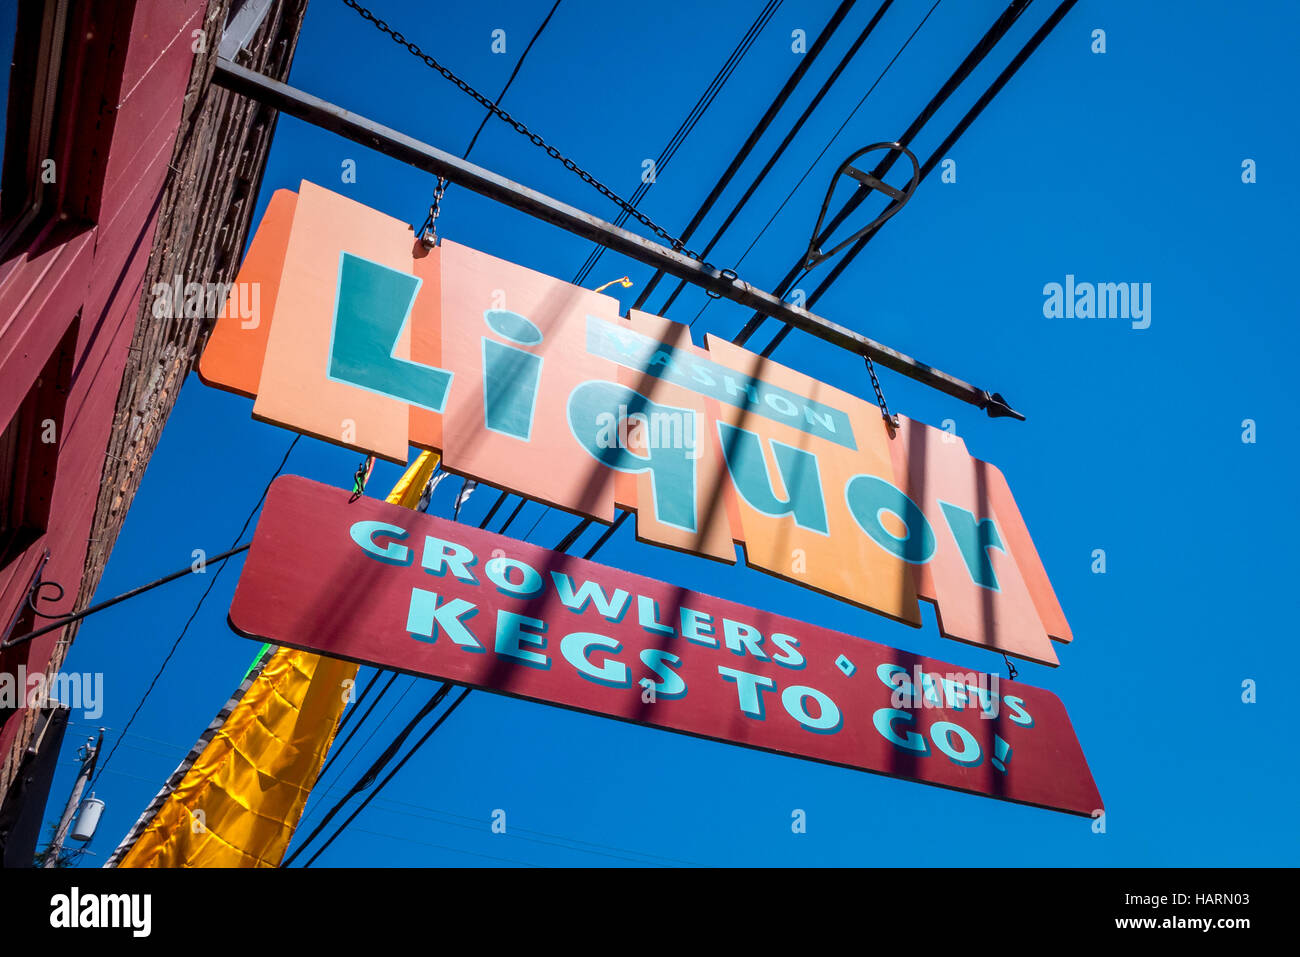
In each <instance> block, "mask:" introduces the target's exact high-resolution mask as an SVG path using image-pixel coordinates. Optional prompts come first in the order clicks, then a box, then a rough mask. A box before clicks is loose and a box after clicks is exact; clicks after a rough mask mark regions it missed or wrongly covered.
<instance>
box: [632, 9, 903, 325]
mask: <svg viewBox="0 0 1300 957" xmlns="http://www.w3.org/2000/svg"><path fill="white" fill-rule="evenodd" d="M854 2H855V0H846V2H844V3H842V4H840V6H839V8H838V9H836V11H835V12H834V13H833V14H831V18H830V19H829V20H828V21H827V22H826V26H824V27H823V28H822V31H821V33H819V34H818V35H817V39H816V40H815V41H814V42H813V45H812V47H811V48H810V49H809V50H808V53H807V54H806V55H805V56H804V57H803V58H802V59H801V62H800V63H799V65H798V66H797V67H796V68H795V70H794V72H793V73H791V74H790V78H789V79H788V80H786V83H785V86H784V87H782V88H781V92H780V93H778V94H777V96H776V99H775V100H773V101H772V104H771V105H770V106H769V107H768V108H767V112H765V113H764V114H763V117H762V119H760V120H759V121H758V125H757V126H755V127H754V131H753V132H752V133H751V134H750V135H749V138H748V139H747V140H745V142H744V144H743V145H742V146H741V147H740V149H739V151H737V153H736V155H735V156H734V157H733V158H732V160H731V162H730V163H729V164H728V166H727V169H726V170H725V171H724V172H723V174H722V176H721V177H720V178H719V179H718V181H717V183H716V184H714V187H713V189H712V190H710V191H709V195H708V196H707V197H705V200H704V202H703V203H701V204H700V208H699V209H698V210H696V211H695V215H694V216H692V217H691V221H690V222H689V223H688V224H687V225H686V229H685V231H684V232H683V233H682V239H684V240H687V239H690V238H691V236H693V235H694V234H695V230H696V229H697V228H698V227H699V225H700V224H701V223H702V222H703V221H704V217H705V216H707V215H708V214H709V211H710V210H711V209H713V205H714V203H716V202H717V201H718V199H719V197H721V195H722V192H723V190H725V189H726V188H727V186H728V184H729V183H730V182H731V180H732V178H733V177H734V176H735V175H736V173H737V172H738V171H739V170H740V167H741V165H742V164H743V163H744V162H745V160H746V159H747V158H748V157H749V154H750V153H751V152H752V151H753V149H754V147H755V146H756V145H757V144H758V140H759V138H760V137H761V136H762V135H763V133H764V132H765V131H766V130H767V128H768V126H770V125H771V123H772V121H773V120H774V119H776V116H777V114H778V113H779V112H780V111H781V108H782V107H783V106H784V105H785V102H786V100H787V99H789V97H790V95H791V93H793V92H794V88H795V87H796V86H797V85H798V83H799V81H800V80H801V79H803V76H804V74H805V73H807V71H808V69H809V68H810V67H811V66H812V65H813V63H814V62H815V61H816V60H817V57H818V56H819V55H820V54H821V52H822V50H824V49H825V47H826V44H827V43H828V42H829V40H830V39H831V36H832V35H833V34H834V33H835V31H836V30H837V29H838V28H839V26H840V24H841V23H842V22H843V20H844V17H845V16H846V15H847V14H848V12H849V9H850V8H851V7H852V6H853V5H854ZM893 2H894V0H885V2H884V3H882V4H881V5H880V7H879V8H878V9H877V10H876V12H875V15H874V16H872V18H871V20H870V22H868V23H867V25H866V27H865V29H863V30H862V32H861V33H860V34H858V37H857V39H856V40H854V41H853V43H852V45H850V47H849V49H848V50H847V51H846V52H845V53H844V55H843V56H842V57H841V58H840V62H839V63H838V64H836V66H835V68H834V69H833V70H832V71H831V74H830V76H828V77H827V78H826V80H825V81H824V82H823V83H822V85H821V88H820V89H819V90H818V91H817V93H816V95H815V96H813V98H812V100H811V101H810V102H809V103H808V105H807V107H805V109H804V111H803V113H802V114H800V116H799V118H798V119H797V120H795V122H794V124H793V125H792V126H791V127H790V130H789V132H787V133H786V135H785V138H784V139H783V140H782V141H781V144H780V145H779V146H777V148H776V149H775V150H773V152H772V155H771V156H770V157H769V158H768V160H767V162H766V163H765V164H764V165H763V168H762V170H761V171H760V172H759V173H758V174H757V175H756V176H755V177H754V178H753V180H752V181H751V182H750V184H749V188H748V189H746V190H745V193H744V195H743V196H741V197H740V199H738V200H737V201H736V202H735V204H734V205H733V206H732V209H731V212H730V213H729V214H728V215H727V218H726V219H725V220H724V221H723V222H722V224H721V225H720V226H719V227H718V228H717V229H716V230H714V233H713V238H712V239H711V240H709V243H708V245H707V246H706V247H705V249H704V252H702V253H700V255H702V256H707V255H708V254H709V251H710V250H712V249H713V247H714V246H715V245H717V242H718V240H719V239H720V238H721V237H722V234H723V233H725V232H726V231H727V229H728V228H729V227H730V226H731V224H732V222H733V221H734V220H735V218H736V216H737V215H739V213H740V210H741V209H742V208H743V207H744V206H745V204H746V203H748V202H749V200H750V197H752V196H753V195H754V191H755V190H757V189H758V186H759V184H760V183H762V182H763V181H764V180H765V179H766V177H767V174H768V173H770V172H771V171H772V167H773V166H775V165H776V162H777V160H779V159H780V158H781V155H782V154H783V153H784V152H785V150H786V147H788V146H789V145H790V143H791V142H792V141H793V140H794V138H795V135H796V134H797V133H798V132H799V130H800V129H801V128H802V127H803V124H804V123H805V122H806V121H807V119H808V117H809V116H810V115H811V114H812V112H813V111H814V110H815V109H816V108H817V106H818V105H819V104H820V103H821V101H822V99H823V98H824V97H825V96H826V93H827V92H828V91H829V90H830V88H831V86H832V85H833V84H834V83H835V81H836V80H837V79H839V76H840V73H842V72H843V71H844V68H845V67H846V66H848V64H849V61H851V60H852V59H853V57H854V56H855V55H856V54H857V52H858V50H860V49H861V48H862V45H863V44H864V43H866V41H867V37H869V36H871V34H872V32H873V31H874V30H875V29H876V24H878V23H879V22H880V20H881V18H882V17H883V16H884V15H885V11H886V10H888V9H889V7H890V5H891V4H892V3H893ZM737 265H739V264H737ZM665 275H666V273H665V272H664V271H663V270H662V269H658V270H656V271H655V274H654V275H653V276H651V277H650V281H649V282H648V283H646V285H645V288H643V289H642V290H641V293H640V295H638V296H637V299H636V302H635V303H634V304H633V306H632V308H634V309H640V308H642V307H643V306H644V305H645V303H646V300H647V299H649V298H650V293H651V292H653V291H654V288H655V286H657V285H658V284H659V281H660V280H661V279H663V277H664V276H665ZM685 286H686V283H685V282H680V283H679V284H678V286H677V289H676V290H674V291H673V293H672V295H670V296H669V297H668V299H667V300H666V301H665V302H664V304H663V305H662V306H660V307H659V314H660V315H663V314H664V313H665V312H666V311H667V309H668V307H669V306H671V305H672V304H673V301H674V300H675V299H676V298H677V296H678V294H679V293H680V292H681V291H682V289H683V288H684V287H685Z"/></svg>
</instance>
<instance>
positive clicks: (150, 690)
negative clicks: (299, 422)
mask: <svg viewBox="0 0 1300 957" xmlns="http://www.w3.org/2000/svg"><path fill="white" fill-rule="evenodd" d="M300 438H302V436H301V435H295V436H294V437H293V441H292V442H290V443H289V447H288V448H287V449H285V450H284V457H283V458H281V459H280V464H279V465H278V466H276V469H275V471H274V472H273V473H271V477H270V478H269V479H268V480H267V482H266V487H265V488H263V489H262V494H261V495H259V496H258V498H257V503H256V504H255V505H254V506H253V508H252V511H250V512H249V513H248V517H247V518H246V519H244V524H243V525H242V526H240V529H239V534H237V535H236V536H235V540H234V541H233V542H231V544H230V547H231V548H234V547H235V546H236V545H238V544H239V541H240V539H242V538H243V537H244V533H245V532H246V531H248V526H249V525H251V524H252V522H253V517H254V516H255V515H256V514H257V512H258V510H259V509H260V508H261V507H262V503H263V502H264V501H266V496H267V493H268V492H270V491H271V483H272V482H274V481H275V480H276V478H278V477H279V475H280V473H281V472H282V471H284V466H285V464H286V463H287V462H288V461H289V455H290V453H291V452H293V449H294V446H296V445H297V444H298V440H299V439H300ZM228 564H229V563H228V562H225V563H222V565H221V566H220V567H219V568H218V569H217V570H216V572H214V573H213V575H212V577H211V578H209V579H208V587H207V588H205V589H204V590H203V594H202V595H200V596H199V600H198V601H197V602H196V603H195V605H194V610H193V611H192V612H190V616H189V618H187V619H186V620H185V624H184V626H182V628H181V630H180V634H178V635H177V636H176V640H175V641H173V642H172V646H171V648H170V649H169V650H168V652H167V655H166V657H164V658H163V660H162V664H160V665H159V666H158V670H157V672H156V673H155V674H154V676H153V679H152V680H151V681H150V682H149V686H148V687H147V688H145V690H144V694H143V695H141V696H140V700H139V702H137V704H136V706H135V710H134V711H132V712H131V717H130V718H128V719H127V721H126V724H124V725H123V726H122V730H121V731H120V732H118V736H117V739H116V740H115V741H114V742H113V746H112V747H111V748H110V749H109V751H108V755H107V756H106V757H105V758H104V760H103V761H102V762H100V764H99V767H98V769H97V770H96V771H95V777H94V780H92V781H91V782H90V788H91V790H92V791H93V790H94V787H95V784H96V783H97V782H98V781H99V778H100V776H101V775H102V774H103V773H104V771H105V769H106V768H107V767H108V764H109V762H110V761H112V760H113V755H114V754H116V753H117V747H118V745H119V744H121V743H122V739H123V738H124V737H125V736H126V734H127V733H128V732H129V731H130V730H131V725H133V724H134V723H135V719H136V717H137V716H138V715H139V714H140V709H141V708H143V707H144V705H145V702H146V701H148V700H149V695H150V694H152V693H153V689H154V688H155V687H156V686H157V684H158V681H159V679H160V678H162V676H163V672H164V671H166V670H167V665H168V664H170V663H171V660H172V656H173V655H175V654H176V649H177V648H179V647H180V644H181V641H182V640H184V638H185V635H186V634H187V633H188V632H189V630H190V625H192V624H193V623H194V619H195V618H196V617H198V614H199V609H200V608H202V607H203V603H204V601H206V600H207V597H208V595H210V594H211V593H212V589H213V588H214V587H216V584H217V579H219V578H220V577H221V573H222V572H223V571H225V570H226V565H228Z"/></svg>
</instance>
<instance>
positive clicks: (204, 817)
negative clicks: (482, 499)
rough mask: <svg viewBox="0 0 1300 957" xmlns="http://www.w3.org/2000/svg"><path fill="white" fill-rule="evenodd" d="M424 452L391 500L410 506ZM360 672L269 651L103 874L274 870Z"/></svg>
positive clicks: (426, 458)
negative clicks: (113, 870)
mask: <svg viewBox="0 0 1300 957" xmlns="http://www.w3.org/2000/svg"><path fill="white" fill-rule="evenodd" d="M437 465H438V456H437V455H434V454H432V453H430V452H423V453H421V454H420V457H419V458H418V459H416V460H415V462H414V463H413V464H412V465H411V467H410V468H409V469H407V470H406V474H405V475H403V476H402V478H401V480H400V481H399V482H398V483H397V485H395V486H394V487H393V491H392V493H391V494H390V495H389V496H388V499H387V500H388V501H389V502H393V503H395V504H397V505H403V506H405V507H407V508H415V506H416V505H417V504H418V502H419V500H420V494H421V492H422V491H423V490H424V486H425V484H426V483H427V482H428V480H429V476H430V475H432V474H433V470H434V469H435V468H437ZM356 676H357V666H356V665H355V664H353V663H351V662H347V661H339V660H337V659H335V658H327V657H324V656H322V655H316V654H312V653H310V652H306V651H296V650H294V649H291V648H275V649H272V651H271V653H270V654H269V656H264V657H263V663H262V666H261V669H260V670H258V669H257V668H254V669H253V671H251V672H250V673H249V675H248V677H246V678H245V679H244V683H243V684H242V685H241V686H240V689H239V691H236V693H235V695H234V696H233V697H232V698H231V700H230V701H229V702H227V705H226V707H225V708H223V709H222V711H221V712H220V713H219V714H218V715H217V717H216V719H215V720H214V721H213V723H212V725H211V726H210V727H209V728H208V731H207V732H205V733H204V735H203V737H201V738H200V739H199V743H198V744H196V745H195V747H194V749H193V750H192V751H191V752H190V755H189V756H187V758H186V760H185V761H184V762H182V764H181V766H180V767H179V768H177V770H176V772H175V773H174V774H173V775H172V778H171V780H170V781H168V783H167V785H166V786H165V787H164V788H163V790H162V792H161V793H159V795H158V796H157V797H156V798H155V799H154V801H153V803H151V804H150V806H149V807H148V808H147V809H146V810H145V813H144V814H143V815H142V816H141V818H140V820H139V821H138V822H137V823H136V825H135V827H134V828H132V830H131V833H130V834H128V835H127V837H126V839H125V840H123V842H122V844H121V845H120V846H119V847H118V849H117V851H115V852H114V853H113V856H112V857H110V858H109V860H108V863H107V864H106V865H105V866H106V867H113V866H117V867H278V866H279V864H280V860H281V858H283V857H284V852H285V850H286V849H287V848H288V846H289V841H290V839H291V838H292V837H293V832H294V829H295V828H296V827H297V826H298V820H299V818H300V817H301V816H302V811H303V807H304V806H306V804H307V797H308V795H309V794H310V793H311V789H312V787H313V786H314V785H315V783H316V777H317V775H318V774H320V769H321V764H322V763H323V761H324V760H325V754H326V752H327V751H329V747H330V744H331V743H332V742H333V740H334V734H335V732H336V731H337V730H338V726H339V720H340V718H341V717H342V714H343V708H344V705H345V704H346V702H347V701H348V700H349V698H350V696H351V695H350V691H351V689H352V687H353V683H354V682H355V680H356Z"/></svg>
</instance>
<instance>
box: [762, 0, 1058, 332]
mask: <svg viewBox="0 0 1300 957" xmlns="http://www.w3.org/2000/svg"><path fill="white" fill-rule="evenodd" d="M1075 2H1076V0H1065V2H1063V3H1061V4H1060V5H1059V6H1057V8H1056V9H1055V10H1053V11H1052V13H1051V15H1050V16H1049V17H1048V18H1047V19H1046V20H1045V21H1044V22H1043V24H1042V26H1040V27H1039V28H1038V30H1036V31H1035V32H1034V35H1033V36H1032V37H1030V38H1029V40H1028V41H1027V42H1026V43H1025V45H1024V46H1023V47H1021V49H1020V51H1019V52H1018V53H1017V54H1016V55H1015V56H1014V57H1013V58H1012V59H1011V62H1010V63H1008V64H1007V66H1006V67H1005V68H1003V70H1002V72H1001V73H999V74H998V77H997V79H996V80H994V81H993V83H992V84H990V86H989V87H988V89H986V90H985V91H984V93H983V94H981V95H980V98H979V99H978V100H976V101H975V104H974V105H973V106H972V107H971V108H970V109H969V110H967V111H966V114H965V115H964V116H962V118H961V120H959V121H958V123H957V125H956V126H954V127H953V129H952V132H950V133H949V134H948V135H947V136H946V137H945V138H944V140H943V142H942V143H940V144H939V146H938V148H937V149H935V151H934V152H933V153H931V154H930V156H929V158H928V159H927V160H926V161H925V163H924V164H922V166H921V172H920V179H918V183H919V182H920V181H921V180H924V179H925V177H927V176H928V175H929V174H930V173H931V172H932V171H933V170H934V168H935V167H936V166H938V165H939V163H940V162H942V160H943V157H944V156H945V155H946V154H947V153H948V152H949V151H950V150H951V149H952V147H953V144H955V143H956V142H957V140H958V139H960V138H961V135H962V134H963V133H965V132H966V130H967V129H969V128H970V125H971V124H972V123H974V122H975V120H976V119H977V118H978V117H979V115H980V114H981V113H982V112H983V111H984V108H985V107H986V106H988V105H989V103H991V102H992V101H993V98H994V97H996V96H997V95H998V94H999V93H1000V92H1002V88H1003V87H1005V86H1006V85H1007V83H1008V82H1009V81H1010V80H1011V78H1012V77H1013V76H1015V75H1016V73H1017V71H1019V69H1020V68H1021V67H1022V66H1024V64H1025V61H1026V60H1028V59H1029V57H1030V56H1032V55H1033V53H1034V51H1035V50H1037V49H1038V47H1039V46H1040V45H1041V44H1042V42H1043V41H1044V40H1045V39H1047V37H1048V35H1049V34H1050V33H1051V32H1052V31H1053V30H1054V29H1055V28H1056V26H1057V24H1059V23H1060V22H1061V20H1062V19H1063V18H1064V17H1065V15H1066V14H1067V13H1069V12H1070V9H1071V8H1072V7H1073V6H1074V4H1075ZM879 231H880V227H879V226H877V227H876V228H875V229H872V230H869V231H868V232H867V233H865V234H864V235H863V236H862V237H861V238H860V239H859V240H858V241H857V242H856V243H854V244H853V246H852V247H850V248H849V251H848V252H847V253H845V254H844V256H843V258H841V259H840V260H839V261H838V262H837V263H836V264H835V266H834V268H832V269H831V271H830V272H829V273H828V274H827V275H826V277H825V278H824V279H823V280H822V282H821V283H820V284H819V285H818V286H817V288H816V289H814V290H813V291H812V293H810V294H809V296H808V305H809V307H811V306H813V305H815V304H816V302H817V300H818V299H820V298H821V297H822V295H823V294H824V293H825V292H826V291H827V290H828V289H830V287H831V285H832V284H833V283H834V282H835V281H836V280H837V279H838V278H839V277H840V275H841V274H842V273H843V272H844V270H845V269H847V268H848V266H849V264H850V263H852V262H853V260H854V259H856V258H857V256H858V254H859V253H860V252H862V250H863V249H864V248H865V247H866V245H867V243H869V242H870V241H871V239H872V238H873V237H874V236H875V235H876V234H877V233H878V232H879ZM793 328H794V327H793V326H790V325H789V324H785V323H783V324H782V327H781V329H780V330H778V331H777V333H776V335H775V336H773V337H772V341H771V342H769V343H768V344H767V347H766V348H764V350H763V353H762V354H763V355H764V356H768V355H771V354H772V352H773V351H774V350H775V349H776V347H777V346H779V345H780V344H781V342H782V341H783V340H784V339H785V337H786V336H787V335H789V333H790V330H791V329H793Z"/></svg>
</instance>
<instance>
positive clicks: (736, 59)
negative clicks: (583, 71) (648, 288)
mask: <svg viewBox="0 0 1300 957" xmlns="http://www.w3.org/2000/svg"><path fill="white" fill-rule="evenodd" d="M781 2H782V0H769V2H768V4H767V5H766V6H765V7H763V9H762V10H761V11H760V12H759V15H758V17H757V18H756V19H755V20H754V22H753V23H752V24H750V27H749V29H748V30H747V31H745V34H744V35H743V36H742V37H741V38H740V42H739V43H737V44H736V48H735V49H734V50H733V51H732V52H731V56H729V57H727V59H726V61H725V62H724V63H723V64H722V67H721V68H720V69H719V70H718V73H717V75H716V76H715V77H714V78H713V80H712V82H711V83H709V85H708V87H707V88H706V89H705V91H704V93H703V94H701V96H700V98H699V100H698V101H696V103H695V106H693V107H692V108H691V111H690V113H688V114H687V116H686V119H685V120H683V121H682V124H681V125H680V126H679V127H678V128H677V132H676V133H674V134H673V137H672V139H670V140H669V141H668V145H667V146H665V147H664V149H663V151H662V152H660V154H659V157H658V159H656V160H655V161H654V174H655V175H654V177H653V178H652V179H650V180H648V181H647V180H646V179H645V178H644V176H643V177H642V180H641V185H639V186H638V187H637V188H636V192H635V193H633V194H632V201H631V202H632V205H633V206H635V205H636V204H637V203H639V202H640V201H641V200H642V199H644V198H645V195H646V193H648V192H649V191H650V187H651V185H652V184H653V183H654V180H655V179H657V178H658V176H659V174H660V173H662V172H663V171H664V170H665V169H666V168H667V167H668V163H669V162H670V161H671V160H672V158H673V156H674V155H676V153H677V149H678V147H679V146H681V145H682V143H683V142H685V140H686V137H687V136H689V135H690V133H691V131H692V130H694V129H695V126H696V124H698V123H699V121H700V120H701V119H703V117H704V114H705V113H706V112H707V111H708V109H709V107H710V106H712V105H713V101H714V100H715V99H716V98H717V96H718V94H719V93H720V92H722V88H723V86H725V85H726V83H727V81H728V80H729V79H731V74H732V73H734V72H735V70H736V67H737V66H739V65H740V61H741V60H743V59H744V58H745V54H747V53H748V52H749V49H750V47H751V46H753V44H754V41H755V40H757V39H758V36H759V34H760V33H762V32H763V29H764V28H765V27H766V26H767V24H768V22H769V21H770V20H771V19H772V17H773V16H775V14H776V11H777V9H778V8H779V7H780V6H781ZM627 218H628V213H627V211H626V210H624V211H623V212H621V213H619V215H618V218H617V219H615V220H614V225H615V226H622V225H623V224H624V223H626V222H627ZM686 238H687V237H685V236H683V237H681V241H682V242H685V241H686ZM604 252H605V247H604V246H602V245H600V244H599V243H596V244H595V245H594V246H593V247H592V250H591V252H590V253H589V254H588V256H587V261H586V262H585V263H583V265H582V268H581V269H579V270H578V274H577V275H576V276H575V277H574V280H573V283H574V285H577V286H580V285H582V284H583V283H585V282H586V281H587V277H588V276H590V275H591V271H592V269H593V268H594V267H595V265H596V263H597V262H599V260H600V257H601V256H602V255H603V254H604Z"/></svg>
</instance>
